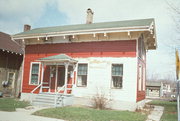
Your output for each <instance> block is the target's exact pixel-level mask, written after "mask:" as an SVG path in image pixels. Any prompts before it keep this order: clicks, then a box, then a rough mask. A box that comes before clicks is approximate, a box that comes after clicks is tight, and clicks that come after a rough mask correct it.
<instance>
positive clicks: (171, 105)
mask: <svg viewBox="0 0 180 121" xmlns="http://www.w3.org/2000/svg"><path fill="white" fill-rule="evenodd" d="M150 104H153V105H160V106H163V107H164V113H163V115H162V117H161V121H177V102H169V101H152V102H150Z"/></svg>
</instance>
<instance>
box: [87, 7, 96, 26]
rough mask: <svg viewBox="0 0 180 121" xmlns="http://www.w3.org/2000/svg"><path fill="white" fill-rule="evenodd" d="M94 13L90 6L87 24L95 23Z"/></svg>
mask: <svg viewBox="0 0 180 121" xmlns="http://www.w3.org/2000/svg"><path fill="white" fill-rule="evenodd" d="M93 14H94V12H93V11H92V10H91V9H90V8H88V9H87V18H86V24H92V23H93Z"/></svg>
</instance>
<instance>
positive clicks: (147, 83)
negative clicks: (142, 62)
mask: <svg viewBox="0 0 180 121" xmlns="http://www.w3.org/2000/svg"><path fill="white" fill-rule="evenodd" d="M146 86H152V87H160V86H161V82H154V81H147V82H146Z"/></svg>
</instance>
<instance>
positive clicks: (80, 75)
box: [77, 64, 88, 86]
mask: <svg viewBox="0 0 180 121" xmlns="http://www.w3.org/2000/svg"><path fill="white" fill-rule="evenodd" d="M87 70H88V66H87V64H78V72H77V86H87Z"/></svg>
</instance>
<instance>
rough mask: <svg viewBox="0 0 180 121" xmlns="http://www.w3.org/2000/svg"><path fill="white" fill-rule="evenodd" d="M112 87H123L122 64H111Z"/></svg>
mask: <svg viewBox="0 0 180 121" xmlns="http://www.w3.org/2000/svg"><path fill="white" fill-rule="evenodd" d="M111 75H112V77H111V78H112V87H113V88H122V86H123V65H122V64H112V71H111Z"/></svg>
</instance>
